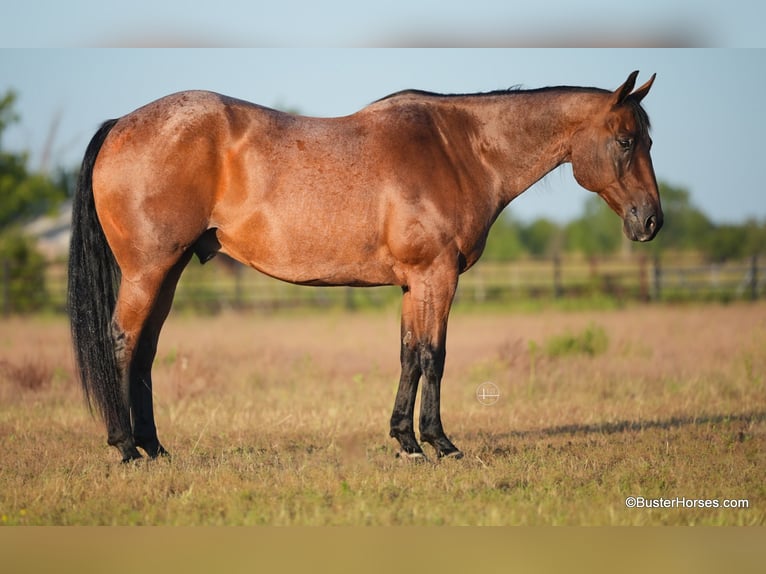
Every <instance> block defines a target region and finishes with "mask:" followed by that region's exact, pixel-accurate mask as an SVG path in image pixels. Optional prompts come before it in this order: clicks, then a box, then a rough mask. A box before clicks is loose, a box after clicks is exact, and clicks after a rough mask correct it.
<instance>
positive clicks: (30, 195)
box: [0, 91, 67, 231]
mask: <svg viewBox="0 0 766 574" xmlns="http://www.w3.org/2000/svg"><path fill="white" fill-rule="evenodd" d="M15 102H16V94H15V92H13V91H8V92H7V93H6V94H5V95H4V96H2V97H0V231H2V230H3V229H6V228H8V227H9V226H10V225H12V224H14V223H23V222H24V221H27V220H29V219H32V218H34V217H36V216H38V215H41V214H43V213H46V212H48V211H50V210H52V209H55V207H57V206H58V205H59V203H60V202H61V201H63V200H64V199H65V198H66V196H67V190H66V188H65V187H62V186H61V185H59V184H57V183H54V182H53V181H51V179H50V178H49V177H48V176H46V175H44V174H35V173H30V172H29V171H28V170H27V160H28V156H27V154H25V153H9V152H7V151H6V150H5V149H4V148H3V145H2V142H3V133H4V131H5V129H6V128H8V126H10V125H12V124H13V123H16V122H18V121H19V116H18V114H17V113H16V112H15V111H14V108H13V106H14V104H15Z"/></svg>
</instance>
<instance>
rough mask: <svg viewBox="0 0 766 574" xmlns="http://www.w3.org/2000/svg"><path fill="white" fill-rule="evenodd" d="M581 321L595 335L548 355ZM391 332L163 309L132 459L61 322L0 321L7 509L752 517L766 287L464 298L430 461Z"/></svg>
mask: <svg viewBox="0 0 766 574" xmlns="http://www.w3.org/2000/svg"><path fill="white" fill-rule="evenodd" d="M593 328H597V329H599V330H603V332H604V333H605V334H606V338H607V340H608V346H607V350H606V352H602V353H599V354H596V355H594V356H590V355H588V354H587V353H579V354H578V353H566V354H562V355H560V356H555V355H554V356H551V354H549V353H546V352H544V349H545V346H546V342H547V341H550V340H551V339H552V338H555V337H557V336H561V335H562V334H565V333H570V334H571V333H575V334H576V333H578V332H583V331H584V330H587V329H593ZM398 332H399V327H398V317H397V315H396V313H395V312H393V311H391V312H381V313H378V314H373V313H361V314H357V315H345V314H341V313H338V312H331V313H315V314H309V315H297V314H296V315H273V316H262V315H248V316H242V317H238V316H235V315H233V314H227V315H223V316H220V317H216V318H194V317H186V316H173V317H171V320H170V321H169V323H168V325H167V327H166V330H165V333H164V335H163V338H162V340H161V344H160V351H159V355H158V359H157V363H156V367H155V397H156V398H155V408H156V411H157V419H158V427H159V431H160V438H161V440H162V441H163V443H164V444H165V446H166V447H167V448H168V449H169V450H170V451H171V452H172V453H173V459H172V461H166V460H158V461H154V462H146V461H142V462H141V463H138V464H134V465H127V466H125V465H120V464H119V463H118V459H119V457H118V454H117V452H116V451H115V450H114V449H111V448H109V447H107V446H106V445H105V432H104V430H103V428H102V427H101V425H100V424H99V423H98V422H97V421H94V420H93V419H91V418H90V416H89V415H88V414H87V412H86V410H85V408H84V406H83V401H82V398H81V396H80V392H79V389H78V388H77V385H76V383H75V381H74V377H73V374H72V373H73V369H72V364H71V356H70V350H69V348H68V331H67V326H66V324H65V322H64V320H63V319H34V320H20V319H16V320H9V321H4V322H1V323H0V365H2V368H0V385H1V386H0V453H2V454H1V455H0V456H1V457H2V459H1V460H2V463H1V465H0V515H2V517H1V519H2V523H4V524H195V525H196V524H244V525H249V524H275V525H293V524H304V525H315V524H316V525H320V524H321V525H327V524H353V525H357V524H361V525H364V524H374V525H410V524H416V525H420V524H423V525H431V524H488V525H496V524H497V525H500V524H570V525H575V524H603V525H610V524H615V525H616V524H620V525H622V524H638V525H640V524H723V525H737V524H760V525H763V524H764V523H766V487H765V486H764V481H763V476H764V469H766V464H765V463H766V392H765V391H766V381H765V379H766V305H764V304H762V303H761V304H757V305H744V304H743V305H733V306H727V307H723V306H709V307H686V308H683V307H682V308H675V307H663V306H657V307H654V306H649V307H636V308H632V309H627V310H622V311H611V312H568V313H563V312H554V311H547V312H542V313H538V314H534V315H532V314H509V315H497V314H488V313H472V314H467V313H461V312H460V311H459V310H458V311H457V312H456V313H454V314H453V317H452V319H451V325H450V337H449V341H448V358H447V374H446V377H445V383H444V386H443V394H442V397H443V398H442V403H443V408H442V413H443V419H444V423H445V427H446V428H447V431H448V433H449V434H450V436H451V438H453V440H454V442H455V443H456V444H457V445H458V446H459V447H461V448H462V449H463V450H464V451H465V453H466V457H465V458H464V459H463V460H461V461H453V460H449V461H443V462H437V463H436V464H426V465H413V464H405V463H403V462H402V461H399V460H397V459H396V458H395V457H394V452H395V450H396V448H395V447H396V445H395V443H394V442H393V440H392V439H390V438H388V436H387V434H388V433H387V425H388V417H389V416H390V409H391V407H392V405H393V396H394V393H395V391H396V383H397V380H398V344H397V338H398ZM29 357H34V358H35V360H34V361H33V362H30V360H29V359H28V358H29ZM34 372H38V373H43V376H42V379H41V380H43V382H42V383H41V384H33V383H31V381H32V380H33V379H35V377H33V376H32V375H31V374H30V373H34ZM45 373H47V375H45ZM38 378H39V377H38ZM485 381H491V382H493V383H495V384H496V385H497V387H498V388H499V390H500V395H501V396H500V399H499V400H498V402H497V403H495V404H494V405H491V406H483V405H481V404H480V403H479V402H478V401H477V399H476V397H475V391H476V388H477V387H478V385H479V384H481V383H482V382H485ZM427 452H429V451H427ZM627 496H643V497H645V498H648V499H649V498H651V499H656V498H661V497H662V498H666V499H675V498H676V497H683V498H686V499H689V500H691V499H720V500H723V499H748V500H749V504H750V507H749V508H747V509H728V508H657V509H629V508H626V506H625V503H624V501H625V498H626V497H627Z"/></svg>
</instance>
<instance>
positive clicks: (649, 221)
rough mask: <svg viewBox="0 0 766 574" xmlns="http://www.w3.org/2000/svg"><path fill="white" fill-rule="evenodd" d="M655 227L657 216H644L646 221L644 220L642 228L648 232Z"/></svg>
mask: <svg viewBox="0 0 766 574" xmlns="http://www.w3.org/2000/svg"><path fill="white" fill-rule="evenodd" d="M656 227H657V216H656V215H650V216H649V217H647V218H646V221H645V222H644V229H646V230H647V231H649V232H652V231H654V230H655V229H656Z"/></svg>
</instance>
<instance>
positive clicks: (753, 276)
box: [750, 254, 758, 301]
mask: <svg viewBox="0 0 766 574" xmlns="http://www.w3.org/2000/svg"><path fill="white" fill-rule="evenodd" d="M757 299H758V256H757V255H755V254H753V256H752V258H751V259H750V300H751V301H755V300H757Z"/></svg>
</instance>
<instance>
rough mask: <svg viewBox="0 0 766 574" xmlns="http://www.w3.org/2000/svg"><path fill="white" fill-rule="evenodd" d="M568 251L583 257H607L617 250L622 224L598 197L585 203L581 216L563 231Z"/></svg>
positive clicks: (620, 238) (593, 197)
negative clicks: (578, 253) (577, 252)
mask: <svg viewBox="0 0 766 574" xmlns="http://www.w3.org/2000/svg"><path fill="white" fill-rule="evenodd" d="M564 235H565V246H566V249H567V250H568V251H579V252H581V253H583V254H585V255H588V256H593V255H607V254H610V253H614V252H615V251H617V249H619V247H620V244H621V242H622V222H621V221H620V218H619V217H617V216H616V215H615V214H614V212H613V211H612V210H611V209H609V206H608V205H607V204H606V203H605V202H604V201H603V200H602V199H601V198H600V197H598V196H596V195H594V196H592V197H589V198H588V199H587V200H586V202H585V209H584V212H583V215H582V216H580V217H579V218H577V219H575V220H574V221H573V222H571V223H570V224H569V225H567V226H566V229H565V230H564Z"/></svg>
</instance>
